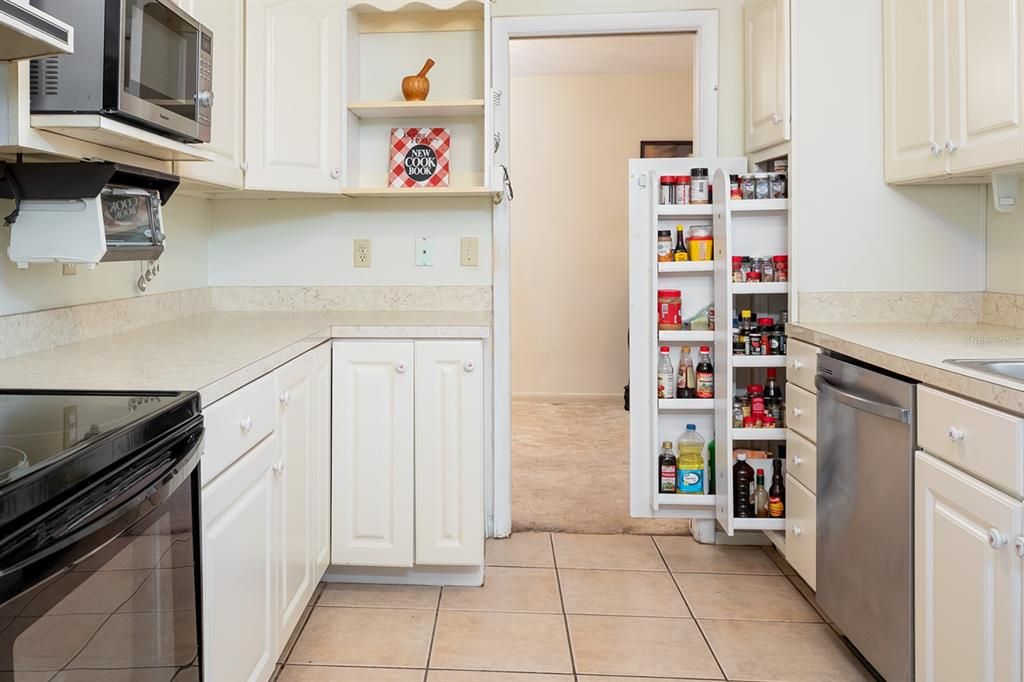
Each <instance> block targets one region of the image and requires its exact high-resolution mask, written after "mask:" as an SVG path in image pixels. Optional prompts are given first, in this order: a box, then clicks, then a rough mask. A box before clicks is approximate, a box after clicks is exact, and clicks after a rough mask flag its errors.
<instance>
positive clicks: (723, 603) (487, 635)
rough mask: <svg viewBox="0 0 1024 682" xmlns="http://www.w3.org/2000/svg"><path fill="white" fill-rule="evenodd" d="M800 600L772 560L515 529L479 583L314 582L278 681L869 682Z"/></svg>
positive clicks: (670, 543) (755, 554)
mask: <svg viewBox="0 0 1024 682" xmlns="http://www.w3.org/2000/svg"><path fill="white" fill-rule="evenodd" d="M805 594H806V595H808V597H805V596H804V595H805ZM810 595H811V593H810V591H809V589H808V588H807V587H806V585H804V584H803V581H801V580H800V579H799V578H798V577H796V576H795V575H793V572H792V570H791V569H790V567H789V566H788V565H787V564H786V563H785V562H784V561H783V560H782V559H781V558H780V557H779V555H778V554H777V553H776V552H775V551H774V550H769V549H762V548H756V547H753V548H752V547H722V546H716V547H709V546H704V545H699V544H697V543H696V542H694V541H693V540H692V539H691V538H689V537H685V536H683V537H677V536H672V537H667V536H655V537H651V536H646V535H568V534H558V533H550V534H549V533H517V534H515V535H513V536H512V537H511V538H510V539H507V540H488V542H487V569H486V579H485V584H484V586H483V587H445V588H438V587H404V586H370V585H350V584H326V585H324V586H322V587H321V589H320V590H319V591H318V592H317V594H316V596H315V597H314V599H313V602H312V604H311V606H310V608H308V609H307V614H306V618H305V619H304V623H303V624H302V625H300V629H299V631H298V634H297V636H296V637H293V641H292V642H291V643H290V645H289V647H288V648H287V649H286V650H285V655H284V656H283V657H282V662H283V664H282V665H281V666H279V668H278V678H277V679H278V682H574V681H578V682H626V681H627V680H628V681H630V682H640V681H641V680H647V682H655V681H657V682H669V681H675V680H723V679H726V680H751V681H755V682H766V681H768V680H785V681H786V682H800V681H801V680H807V681H808V682H812V681H813V682H821V681H823V680H829V681H833V682H845V681H847V680H851V681H853V680H871V679H872V678H871V676H870V675H869V674H868V672H867V671H866V670H865V669H864V668H863V667H862V666H861V665H860V663H858V661H857V659H856V658H855V657H854V656H853V655H852V654H851V653H850V651H849V650H848V649H847V648H846V646H845V645H844V644H843V642H842V641H841V640H840V639H839V637H838V636H837V635H836V634H835V632H834V631H833V630H832V628H831V627H830V626H829V625H828V624H827V623H826V622H824V620H823V619H822V617H821V615H820V614H819V612H818V611H817V609H816V608H815V607H814V605H813V604H812V603H811V602H810V601H808V598H809V596H810Z"/></svg>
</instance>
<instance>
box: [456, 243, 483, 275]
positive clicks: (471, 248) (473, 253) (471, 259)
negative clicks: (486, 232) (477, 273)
mask: <svg viewBox="0 0 1024 682" xmlns="http://www.w3.org/2000/svg"><path fill="white" fill-rule="evenodd" d="M459 253H460V254H461V255H460V256H459V262H460V263H462V265H463V267H470V268H475V267H476V266H478V265H480V240H479V239H478V238H476V237H463V238H462V241H461V243H460V248H459Z"/></svg>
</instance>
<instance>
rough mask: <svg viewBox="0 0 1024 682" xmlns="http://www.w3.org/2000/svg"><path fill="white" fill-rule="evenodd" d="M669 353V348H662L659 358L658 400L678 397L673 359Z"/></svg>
mask: <svg viewBox="0 0 1024 682" xmlns="http://www.w3.org/2000/svg"><path fill="white" fill-rule="evenodd" d="M668 352H669V349H668V346H662V347H661V353H660V355H659V356H658V398H675V397H676V381H675V379H676V377H675V371H673V369H672V358H671V357H669V354H668Z"/></svg>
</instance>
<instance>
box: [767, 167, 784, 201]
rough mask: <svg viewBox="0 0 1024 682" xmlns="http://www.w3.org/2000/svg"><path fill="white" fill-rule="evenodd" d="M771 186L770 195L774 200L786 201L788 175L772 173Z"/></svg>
mask: <svg viewBox="0 0 1024 682" xmlns="http://www.w3.org/2000/svg"><path fill="white" fill-rule="evenodd" d="M770 182H771V185H770V186H769V193H770V195H771V198H772V199H785V198H786V174H785V173H772V174H771V178H770Z"/></svg>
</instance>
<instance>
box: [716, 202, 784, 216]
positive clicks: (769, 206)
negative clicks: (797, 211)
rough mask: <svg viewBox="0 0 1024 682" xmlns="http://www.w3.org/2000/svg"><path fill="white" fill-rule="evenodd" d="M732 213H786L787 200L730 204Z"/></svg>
mask: <svg viewBox="0 0 1024 682" xmlns="http://www.w3.org/2000/svg"><path fill="white" fill-rule="evenodd" d="M730 207H731V208H732V211H733V213H769V212H776V211H788V210H789V199H744V200H741V201H733V202H731V204H730Z"/></svg>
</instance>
